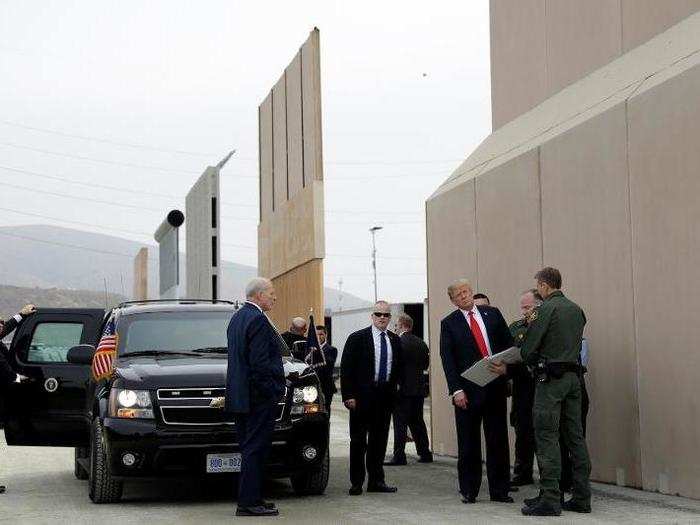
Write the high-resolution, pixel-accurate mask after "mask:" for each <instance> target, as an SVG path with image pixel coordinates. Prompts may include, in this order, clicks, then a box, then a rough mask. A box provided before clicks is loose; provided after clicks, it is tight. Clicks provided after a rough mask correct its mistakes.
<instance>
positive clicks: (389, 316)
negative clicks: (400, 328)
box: [374, 312, 391, 319]
mask: <svg viewBox="0 0 700 525" xmlns="http://www.w3.org/2000/svg"><path fill="white" fill-rule="evenodd" d="M374 315H375V316H376V317H386V318H387V319H389V318H391V314H385V313H384V312H374Z"/></svg>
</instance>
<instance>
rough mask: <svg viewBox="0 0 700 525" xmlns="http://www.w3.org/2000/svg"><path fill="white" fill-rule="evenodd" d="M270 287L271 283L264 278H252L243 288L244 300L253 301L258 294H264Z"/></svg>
mask: <svg viewBox="0 0 700 525" xmlns="http://www.w3.org/2000/svg"><path fill="white" fill-rule="evenodd" d="M270 286H272V281H271V280H270V279H266V278H265V277H254V278H253V279H251V280H250V281H249V282H248V284H247V285H246V287H245V296H246V299H253V298H254V297H255V296H256V295H258V294H259V293H260V292H264V291H265V290H267V289H268V288H269V287H270Z"/></svg>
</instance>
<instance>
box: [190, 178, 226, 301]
mask: <svg viewBox="0 0 700 525" xmlns="http://www.w3.org/2000/svg"><path fill="white" fill-rule="evenodd" d="M212 199H216V201H217V202H219V203H220V201H221V199H220V198H219V170H218V169H216V168H214V167H212V166H209V167H207V169H206V170H204V173H203V174H202V175H201V176H200V177H199V179H197V181H196V182H195V183H194V184H193V185H192V188H191V189H190V191H189V192H188V193H187V197H186V199H185V206H186V208H185V228H186V231H187V237H186V250H185V263H186V268H187V269H186V272H185V275H186V278H187V288H186V290H187V293H186V295H185V297H187V298H189V299H215V298H216V299H219V298H220V297H221V295H220V294H221V280H220V277H219V276H220V273H219V270H220V267H221V245H220V244H221V239H220V235H219V224H220V222H221V221H220V219H219V215H220V213H219V212H220V209H221V206H220V205H218V206H216V209H214V207H213V206H212ZM215 211H216V217H214V212H215ZM214 225H216V226H214ZM214 280H216V297H215V296H214V295H215V293H214V292H215V290H214V284H213V282H214Z"/></svg>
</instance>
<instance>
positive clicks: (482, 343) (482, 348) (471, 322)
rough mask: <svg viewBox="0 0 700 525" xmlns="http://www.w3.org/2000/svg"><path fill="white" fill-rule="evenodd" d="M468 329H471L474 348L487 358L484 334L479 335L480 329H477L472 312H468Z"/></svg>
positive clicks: (487, 352) (477, 324) (477, 325)
mask: <svg viewBox="0 0 700 525" xmlns="http://www.w3.org/2000/svg"><path fill="white" fill-rule="evenodd" d="M469 328H471V329H472V335H473V336H474V340H475V341H476V346H478V347H479V352H481V355H482V356H484V357H488V356H489V350H488V348H486V341H484V334H482V333H481V328H479V323H477V322H476V319H474V311H472V310H470V311H469Z"/></svg>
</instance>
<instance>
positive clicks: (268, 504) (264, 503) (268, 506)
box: [258, 500, 275, 509]
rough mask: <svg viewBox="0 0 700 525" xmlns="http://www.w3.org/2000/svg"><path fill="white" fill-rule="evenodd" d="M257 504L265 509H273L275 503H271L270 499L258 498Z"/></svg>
mask: <svg viewBox="0 0 700 525" xmlns="http://www.w3.org/2000/svg"><path fill="white" fill-rule="evenodd" d="M258 505H259V506H261V507H265V508H266V509H274V508H275V504H274V503H272V502H271V501H265V500H260V501H259V502H258Z"/></svg>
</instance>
